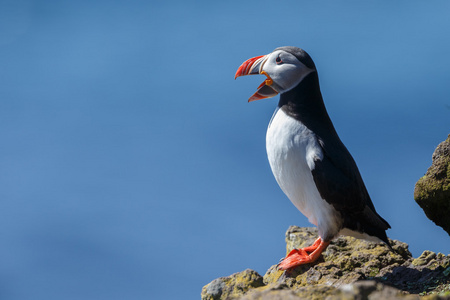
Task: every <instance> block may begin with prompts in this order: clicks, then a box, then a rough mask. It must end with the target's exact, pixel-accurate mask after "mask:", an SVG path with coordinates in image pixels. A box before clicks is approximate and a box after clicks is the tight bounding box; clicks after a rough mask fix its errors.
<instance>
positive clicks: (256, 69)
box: [234, 55, 278, 102]
mask: <svg viewBox="0 0 450 300" xmlns="http://www.w3.org/2000/svg"><path fill="white" fill-rule="evenodd" d="M267 57H268V56H267V55H261V56H256V57H252V58H250V59H247V60H246V61H244V63H243V64H242V65H241V66H240V67H239V69H238V70H237V71H236V75H235V76H234V79H236V78H238V77H239V76H245V75H256V74H263V75H266V77H267V79H266V80H265V81H264V82H263V83H261V84H260V85H259V87H258V90H257V91H256V93H254V94H253V95H252V96H251V97H250V98H249V99H248V102H252V101H255V100H260V99H265V98H270V97H274V96H276V95H278V92H277V91H276V90H275V89H274V88H273V87H272V84H273V80H272V78H270V76H269V74H267V73H266V72H265V71H263V66H264V63H265V62H266V60H267Z"/></svg>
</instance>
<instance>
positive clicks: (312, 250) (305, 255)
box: [278, 238, 330, 270]
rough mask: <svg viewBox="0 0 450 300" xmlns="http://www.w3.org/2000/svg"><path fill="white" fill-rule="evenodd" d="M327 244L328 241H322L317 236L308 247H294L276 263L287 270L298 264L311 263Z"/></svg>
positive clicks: (279, 267)
mask: <svg viewBox="0 0 450 300" xmlns="http://www.w3.org/2000/svg"><path fill="white" fill-rule="evenodd" d="M329 244H330V242H324V241H323V240H322V239H321V238H318V239H317V240H316V241H315V242H314V244H312V245H311V246H309V247H305V248H302V249H294V250H292V251H291V252H289V254H288V255H287V256H286V257H285V258H284V259H283V261H282V262H281V263H279V264H278V269H280V270H287V269H291V268H293V267H296V266H299V265H303V264H309V263H312V262H314V261H316V260H317V259H318V258H319V256H320V254H321V253H322V252H323V250H325V249H326V248H327V247H328V245H329Z"/></svg>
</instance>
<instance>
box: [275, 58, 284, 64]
mask: <svg viewBox="0 0 450 300" xmlns="http://www.w3.org/2000/svg"><path fill="white" fill-rule="evenodd" d="M275 61H276V62H277V65H279V64H281V63H282V62H283V61H282V60H281V57H279V56H278V57H277V59H275Z"/></svg>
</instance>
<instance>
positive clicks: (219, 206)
mask: <svg viewBox="0 0 450 300" xmlns="http://www.w3.org/2000/svg"><path fill="white" fill-rule="evenodd" d="M449 14H450V3H449V2H448V1H435V2H433V4H429V3H427V2H419V1H395V2H392V1H378V2H377V3H370V2H368V1H364V2H361V1H345V2H339V3H338V2H334V1H221V2H217V1H198V2H194V1H160V3H157V2H156V1H136V0H127V1H28V0H10V1H5V0H1V1H0V82H1V84H0V141H1V144H0V198H1V200H0V203H1V218H0V238H1V243H0V297H1V298H2V299H96V300H98V299H198V298H199V297H200V291H201V288H202V286H203V285H205V284H207V283H209V282H210V281H211V280H213V279H215V278H217V277H220V276H227V275H230V274H232V273H235V272H239V271H242V270H244V269H246V268H252V269H255V270H257V271H258V272H260V273H261V274H264V273H265V271H266V270H267V268H269V267H270V266H271V265H273V264H275V263H276V262H277V261H278V259H279V258H281V257H282V256H284V254H285V243H284V233H285V231H286V229H287V228H288V226H289V225H294V224H295V225H299V226H309V223H308V222H307V220H306V218H305V217H304V216H302V215H301V214H300V213H299V212H298V211H297V210H296V209H295V208H294V206H293V205H292V204H291V203H290V202H289V200H288V199H287V198H286V197H285V196H284V195H283V193H282V192H281V190H280V189H279V187H278V186H277V184H276V182H275V180H274V179H273V176H272V174H271V171H270V168H269V165H268V162H267V157H266V153H265V132H266V128H267V124H268V122H269V119H270V117H271V115H272V112H273V110H274V109H275V107H276V104H277V101H278V100H277V98H274V99H267V100H262V101H257V102H253V103H250V104H248V103H247V99H248V98H249V97H250V96H251V95H252V94H253V93H254V92H255V91H256V88H257V86H258V85H259V84H260V83H261V82H262V80H264V77H261V76H252V77H243V78H239V79H238V80H236V81H235V80H234V74H235V72H236V70H237V68H238V67H239V65H240V64H241V63H242V62H243V61H245V60H246V59H248V58H250V57H253V56H256V55H263V54H267V53H270V52H271V51H272V50H273V49H274V48H276V47H278V46H285V45H292V46H299V47H302V48H304V49H305V50H307V51H308V52H309V54H310V55H311V56H312V57H313V59H314V61H315V63H316V66H317V68H318V70H319V77H320V81H321V88H322V93H323V96H324V99H325V103H326V105H327V108H328V112H329V114H330V116H331V118H332V120H333V122H334V125H335V127H336V129H337V131H338V133H339V134H340V137H341V139H342V140H343V141H344V143H345V144H346V146H347V147H348V148H349V150H350V152H351V153H352V154H353V156H354V158H355V160H356V162H357V163H358V166H359V168H360V171H361V173H362V176H363V178H364V180H365V182H366V185H367V188H368V190H369V193H370V194H371V196H372V200H373V202H374V203H375V206H376V207H377V210H378V211H379V213H380V214H381V215H382V216H383V217H384V218H385V219H387V220H388V221H389V222H390V224H391V225H392V229H391V230H389V231H388V235H389V236H390V237H391V238H393V239H399V240H401V241H404V242H407V243H409V244H410V250H411V251H412V253H413V254H414V256H416V257H417V256H418V255H420V254H421V253H422V251H423V250H425V249H429V250H432V251H435V252H443V253H446V254H448V253H449V249H450V248H449V246H450V239H449V236H448V234H447V233H446V232H444V231H443V230H442V229H441V228H440V227H437V226H435V225H434V224H433V223H432V222H431V221H429V220H428V219H427V218H426V216H425V214H424V213H423V211H422V210H421V209H420V208H419V206H418V205H417V204H416V203H415V201H414V199H413V190H414V184H415V182H416V181H417V180H418V179H419V178H420V177H421V176H423V174H424V173H425V172H426V169H427V168H428V167H429V166H430V164H431V155H432V153H433V151H434V149H435V147H436V146H437V145H438V144H439V143H440V142H441V141H443V140H444V139H445V138H446V137H447V134H449V133H450V55H449V53H450V39H449V36H450V18H449V17H448V16H449Z"/></svg>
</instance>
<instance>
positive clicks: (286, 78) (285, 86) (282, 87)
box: [262, 50, 314, 93]
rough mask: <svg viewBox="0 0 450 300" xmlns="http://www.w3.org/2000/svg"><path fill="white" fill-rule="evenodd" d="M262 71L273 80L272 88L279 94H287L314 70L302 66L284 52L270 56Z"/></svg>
mask: <svg viewBox="0 0 450 300" xmlns="http://www.w3.org/2000/svg"><path fill="white" fill-rule="evenodd" d="M262 71H265V72H267V74H268V75H269V76H270V78H272V80H273V82H274V85H273V86H272V87H273V88H274V89H276V90H277V91H278V92H279V93H284V92H287V91H289V90H291V89H293V88H294V87H296V86H297V85H298V84H299V83H300V82H301V81H302V80H303V78H305V76H306V75H308V74H309V73H311V72H313V71H314V70H313V69H310V68H308V67H307V66H305V65H304V64H302V63H301V62H300V61H299V60H298V59H297V58H296V57H295V56H294V55H292V54H290V53H289V52H286V51H283V50H277V51H274V52H272V53H271V54H269V56H268V58H267V60H266V61H265V62H264V65H263V66H262Z"/></svg>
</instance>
